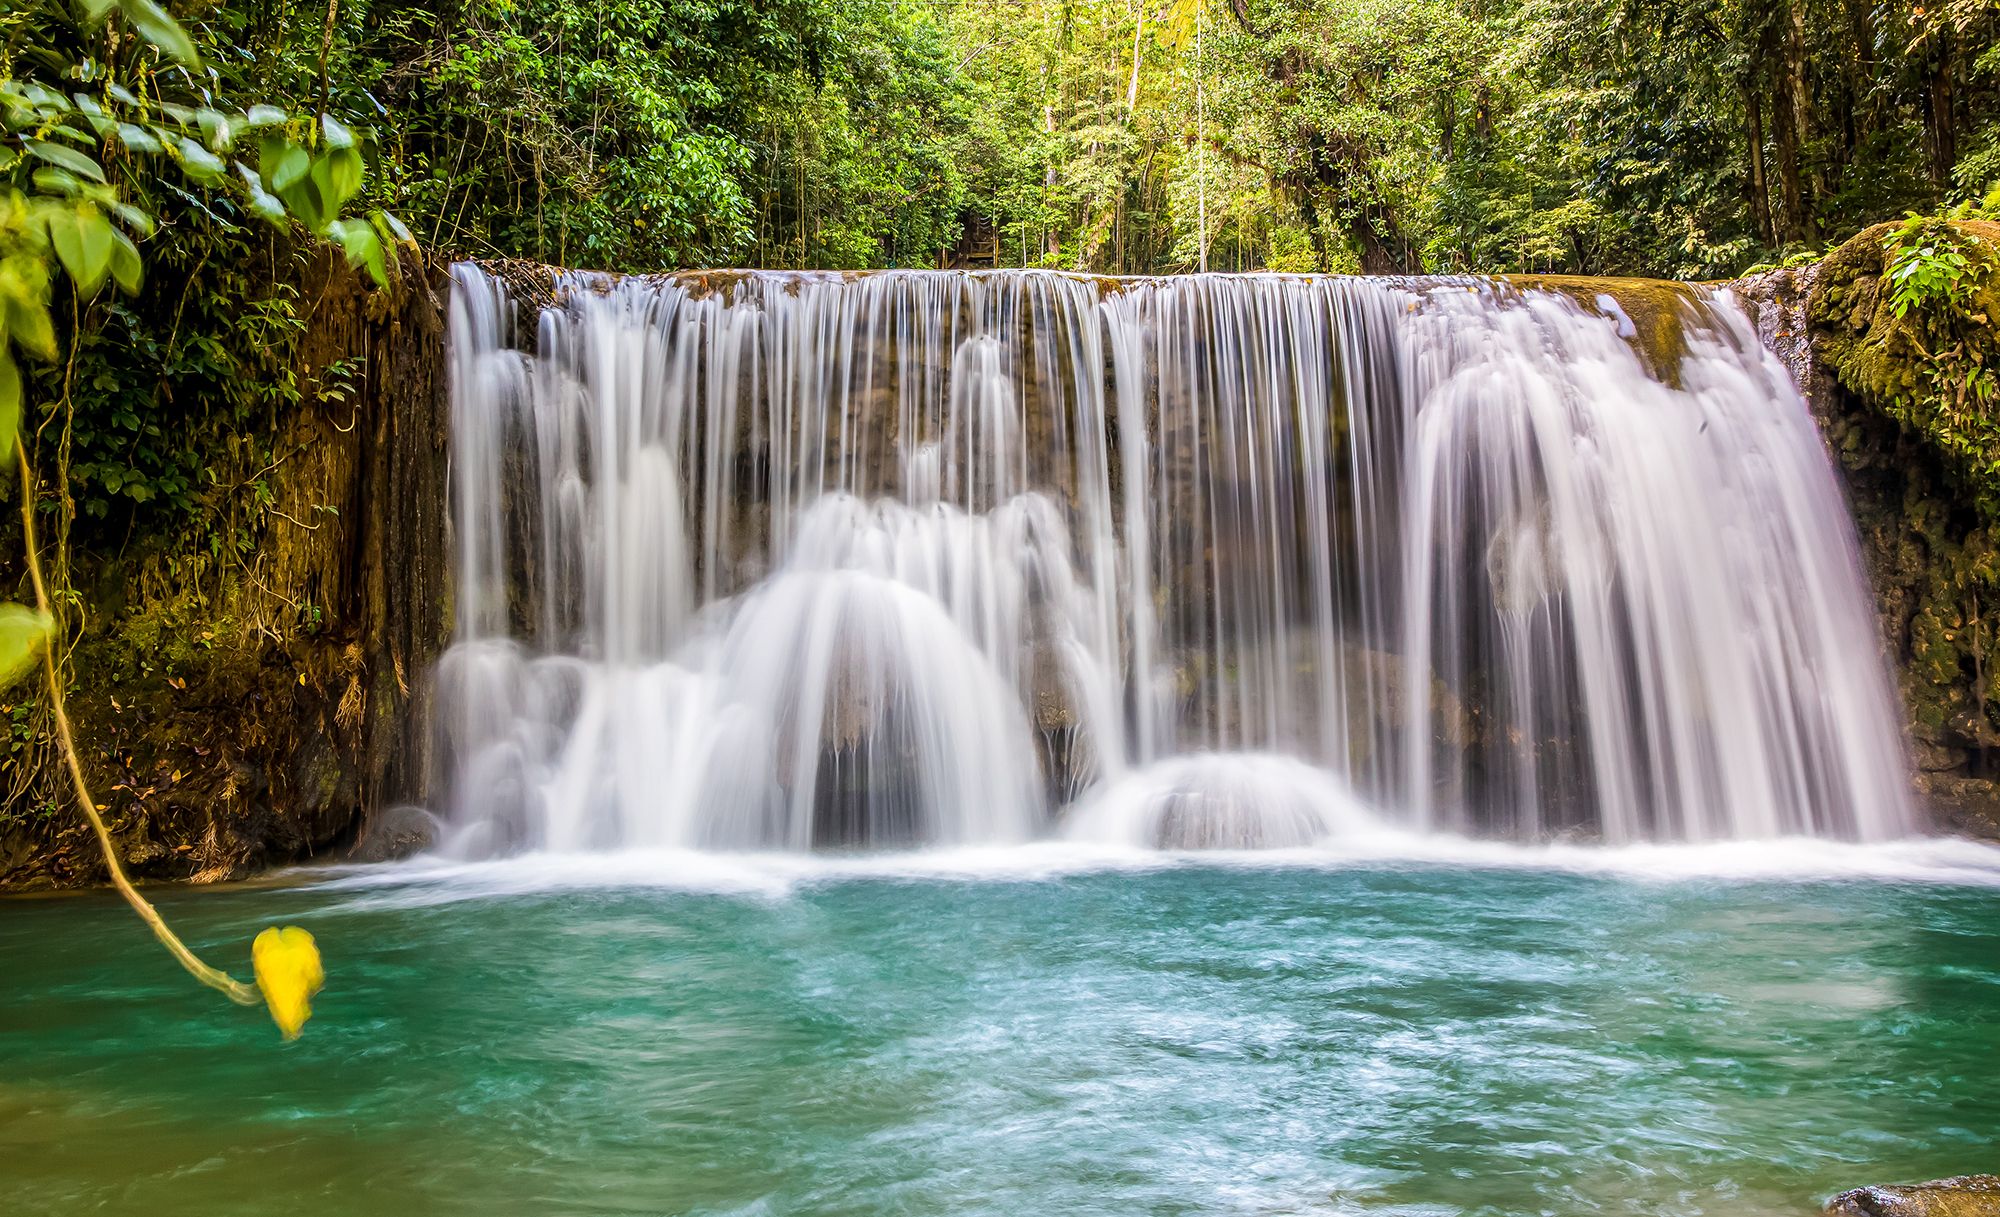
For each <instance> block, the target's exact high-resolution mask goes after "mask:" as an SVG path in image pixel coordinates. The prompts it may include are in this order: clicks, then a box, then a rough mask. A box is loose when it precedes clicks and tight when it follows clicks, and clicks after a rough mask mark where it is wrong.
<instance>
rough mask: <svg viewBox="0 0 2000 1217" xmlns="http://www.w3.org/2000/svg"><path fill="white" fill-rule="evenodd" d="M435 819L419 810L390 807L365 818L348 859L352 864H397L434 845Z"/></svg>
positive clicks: (436, 829)
mask: <svg viewBox="0 0 2000 1217" xmlns="http://www.w3.org/2000/svg"><path fill="white" fill-rule="evenodd" d="M438 827H439V826H438V819H437V817H436V816H434V815H432V814H431V813H430V812H428V811H425V810H424V809H423V808H421V807H411V806H408V805H404V806H400V807H391V808H390V809H389V810H387V811H385V812H382V813H381V814H380V815H376V816H371V817H369V820H368V823H367V825H366V826H364V827H363V828H362V830H361V839H360V840H359V841H356V842H355V843H354V852H353V853H352V855H350V857H351V860H352V861H355V862H398V861H401V860H402V859H404V858H408V857H411V856H413V855H416V854H420V853H422V852H423V851H425V850H427V849H429V848H430V847H431V846H432V845H435V844H436V843H437V839H438Z"/></svg>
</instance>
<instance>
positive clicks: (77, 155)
mask: <svg viewBox="0 0 2000 1217" xmlns="http://www.w3.org/2000/svg"><path fill="white" fill-rule="evenodd" d="M21 142H22V143H23V144H24V145H26V146H27V149H28V151H29V152H30V153H32V154H33V155H35V156H38V157H41V158H42V159H43V160H45V161H47V162H48V163H49V164H51V165H55V166H57V167H59V168H62V169H67V170H68V171H70V172H71V173H74V174H76V175H77V176H78V177H85V178H89V179H90V180H91V181H93V182H101V181H103V180H104V170H103V168H102V167H101V166H99V165H98V163H97V162H96V161H95V160H92V159H91V158H90V157H88V156H85V155H84V154H83V153H81V152H78V151H77V150H76V149H74V148H65V147H63V146H62V145H61V144H52V143H50V142H49V141H47V140H45V139H29V140H22V141H21Z"/></svg>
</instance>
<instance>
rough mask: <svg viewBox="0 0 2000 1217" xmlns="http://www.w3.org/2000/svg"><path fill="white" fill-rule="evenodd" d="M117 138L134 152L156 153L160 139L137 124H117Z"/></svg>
mask: <svg viewBox="0 0 2000 1217" xmlns="http://www.w3.org/2000/svg"><path fill="white" fill-rule="evenodd" d="M118 138H119V139H120V140H122V141H124V144H125V146H126V147H127V148H130V149H131V150H132V151H134V152H158V151H159V150H160V137H159V136H157V135H155V134H153V132H152V131H150V130H148V129H147V128H145V127H141V126H139V125H138V124H137V123H120V124H118Z"/></svg>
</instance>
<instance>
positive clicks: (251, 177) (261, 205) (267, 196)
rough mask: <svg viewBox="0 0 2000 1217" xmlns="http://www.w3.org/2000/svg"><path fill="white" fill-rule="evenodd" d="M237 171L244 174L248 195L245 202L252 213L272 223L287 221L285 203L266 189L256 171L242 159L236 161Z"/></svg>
mask: <svg viewBox="0 0 2000 1217" xmlns="http://www.w3.org/2000/svg"><path fill="white" fill-rule="evenodd" d="M236 172H237V173H239V174H241V175H242V176H243V189H244V193H245V195H246V196H247V198H246V199H245V202H246V203H247V205H248V206H249V208H250V211H251V213H252V214H253V215H255V216H257V217H258V218H259V219H262V220H266V221H268V222H270V223H272V224H283V223H284V222H285V205H284V203H282V202H280V201H279V200H278V197H277V196H276V195H274V194H272V193H271V192H270V191H268V190H266V189H264V183H263V182H261V181H259V180H258V178H257V173H256V171H255V170H253V169H251V168H250V166H248V165H246V164H244V163H243V162H242V161H238V162H236Z"/></svg>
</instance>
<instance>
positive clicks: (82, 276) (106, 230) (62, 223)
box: [49, 205, 112, 298]
mask: <svg viewBox="0 0 2000 1217" xmlns="http://www.w3.org/2000/svg"><path fill="white" fill-rule="evenodd" d="M111 237H112V230H111V221H109V220H107V219H105V218H104V213H102V212H100V211H98V210H97V208H95V207H91V206H88V205H85V206H83V207H80V208H77V209H75V210H71V209H69V208H63V209H61V210H58V211H55V212H52V213H51V214H50V215H49V243H50V244H52V245H54V246H55V247H56V256H57V257H58V258H60V259H62V264H63V269H64V270H66V271H68V272H69V277H70V278H71V279H72V280H74V281H75V283H76V290H77V294H78V295H80V296H84V297H86V298H87V297H90V296H94V295H96V294H97V289H98V288H100V287H102V286H103V285H104V275H105V272H106V271H108V270H110V269H111V244H112V242H111Z"/></svg>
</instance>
